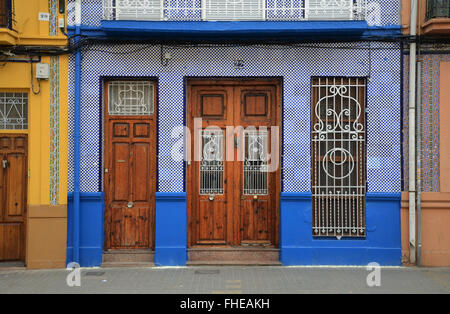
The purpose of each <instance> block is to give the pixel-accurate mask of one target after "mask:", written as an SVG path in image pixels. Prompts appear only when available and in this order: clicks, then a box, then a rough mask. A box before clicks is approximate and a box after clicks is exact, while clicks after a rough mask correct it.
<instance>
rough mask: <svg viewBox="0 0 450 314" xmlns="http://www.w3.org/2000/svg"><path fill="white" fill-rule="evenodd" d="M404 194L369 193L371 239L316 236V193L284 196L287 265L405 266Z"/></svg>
mask: <svg viewBox="0 0 450 314" xmlns="http://www.w3.org/2000/svg"><path fill="white" fill-rule="evenodd" d="M400 200H401V194H400V193H367V194H366V227H367V236H366V237H365V238H361V239H354V238H343V239H341V240H337V239H334V238H325V237H324V238H315V237H313V236H312V194H311V193H310V192H305V193H280V260H281V262H282V264H283V265H367V264H368V263H370V262H377V263H379V264H380V265H401V233H400V231H401V229H400Z"/></svg>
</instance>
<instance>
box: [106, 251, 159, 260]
mask: <svg viewBox="0 0 450 314" xmlns="http://www.w3.org/2000/svg"><path fill="white" fill-rule="evenodd" d="M154 254H155V253H154V251H153V250H149V249H143V250H108V251H105V252H104V253H103V263H153V256H154Z"/></svg>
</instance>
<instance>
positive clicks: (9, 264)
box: [0, 262, 26, 270]
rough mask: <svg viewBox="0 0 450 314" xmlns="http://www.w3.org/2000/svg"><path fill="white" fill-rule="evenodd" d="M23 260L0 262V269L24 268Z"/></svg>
mask: <svg viewBox="0 0 450 314" xmlns="http://www.w3.org/2000/svg"><path fill="white" fill-rule="evenodd" d="M25 269H26V267H25V263H24V262H0V270H25Z"/></svg>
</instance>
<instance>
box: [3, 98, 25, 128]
mask: <svg viewBox="0 0 450 314" xmlns="http://www.w3.org/2000/svg"><path fill="white" fill-rule="evenodd" d="M0 129H4V130H26V129H28V94H26V93H0Z"/></svg>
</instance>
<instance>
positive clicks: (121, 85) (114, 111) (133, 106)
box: [108, 81, 155, 116]
mask: <svg viewBox="0 0 450 314" xmlns="http://www.w3.org/2000/svg"><path fill="white" fill-rule="evenodd" d="M108 89H109V93H108V108H109V114H110V115H122V116H130V115H152V114H153V110H154V102H155V97H154V85H153V83H152V82H149V81H114V82H110V83H108Z"/></svg>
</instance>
